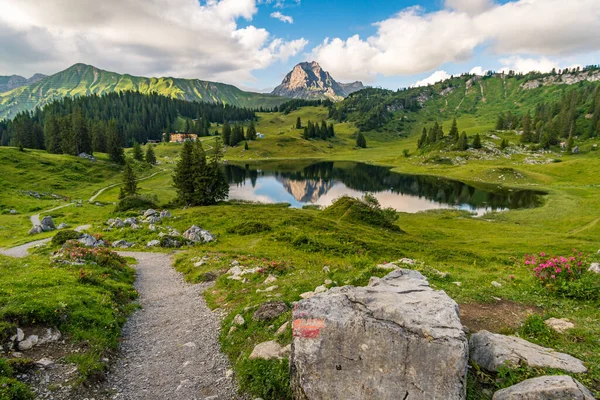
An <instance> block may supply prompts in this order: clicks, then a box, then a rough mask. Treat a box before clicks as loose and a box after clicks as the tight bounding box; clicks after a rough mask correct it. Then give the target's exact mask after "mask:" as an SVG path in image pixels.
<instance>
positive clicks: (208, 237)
mask: <svg viewBox="0 0 600 400" xmlns="http://www.w3.org/2000/svg"><path fill="white" fill-rule="evenodd" d="M183 237H184V238H186V239H187V240H189V241H191V242H194V243H208V242H214V241H215V240H217V238H216V237H215V235H213V234H212V233H210V232H209V231H206V230H204V229H202V228H200V227H199V226H196V225H194V226H192V227H191V228H190V229H188V230H187V231H185V232H184V233H183Z"/></svg>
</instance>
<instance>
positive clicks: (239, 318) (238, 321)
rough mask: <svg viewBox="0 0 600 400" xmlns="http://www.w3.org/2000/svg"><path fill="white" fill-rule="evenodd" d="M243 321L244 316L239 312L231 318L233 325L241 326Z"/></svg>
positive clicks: (244, 321)
mask: <svg viewBox="0 0 600 400" xmlns="http://www.w3.org/2000/svg"><path fill="white" fill-rule="evenodd" d="M245 323H246V320H244V317H242V315H241V314H238V315H236V316H235V317H234V318H233V324H234V325H237V326H242V325H244V324H245Z"/></svg>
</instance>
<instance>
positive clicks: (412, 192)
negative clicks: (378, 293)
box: [224, 162, 543, 215]
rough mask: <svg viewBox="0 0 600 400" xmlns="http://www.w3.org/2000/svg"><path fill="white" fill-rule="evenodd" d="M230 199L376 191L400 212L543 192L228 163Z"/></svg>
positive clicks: (311, 201)
mask: <svg viewBox="0 0 600 400" xmlns="http://www.w3.org/2000/svg"><path fill="white" fill-rule="evenodd" d="M224 168H225V170H224V172H225V174H226V176H227V179H228V181H229V184H230V189H229V198H230V199H232V200H247V201H255V202H261V203H290V204H291V206H292V207H295V208H301V207H303V206H305V205H318V206H323V207H326V206H329V205H330V204H331V203H332V202H333V201H334V200H335V199H337V198H338V197H340V196H344V195H348V196H352V197H362V196H363V195H364V194H365V193H372V194H373V195H374V196H375V197H376V198H377V199H378V200H379V202H380V203H381V205H382V206H383V207H392V208H394V209H396V210H397V211H400V212H409V213H414V212H419V211H426V210H435V209H448V208H453V209H461V210H468V211H472V212H474V213H477V214H478V215H483V214H485V213H486V212H490V211H505V210H509V209H517V208H531V207H537V206H539V205H540V204H541V202H542V196H543V193H542V192H537V191H532V190H518V189H514V190H513V189H506V188H501V187H498V186H493V185H490V186H489V187H488V186H484V187H483V188H481V187H477V188H476V187H474V186H471V185H468V184H466V183H463V182H459V181H454V180H448V179H443V178H438V177H433V176H422V175H405V174H399V173H395V172H391V171H390V169H389V168H385V167H379V166H374V165H368V164H361V163H352V162H318V163H314V164H310V165H307V164H306V163H304V164H301V163H284V164H281V163H280V164H273V163H270V164H246V165H244V164H241V165H239V164H228V165H226V166H225V167H224Z"/></svg>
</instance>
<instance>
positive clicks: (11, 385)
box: [0, 377, 35, 400]
mask: <svg viewBox="0 0 600 400" xmlns="http://www.w3.org/2000/svg"><path fill="white" fill-rule="evenodd" d="M34 398H35V395H34V394H33V392H32V391H31V390H29V388H28V387H27V386H26V385H25V384H24V383H21V382H19V381H17V380H16V379H13V378H5V377H0V399H1V400H33V399H34Z"/></svg>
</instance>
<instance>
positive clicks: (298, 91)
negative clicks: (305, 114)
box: [272, 61, 364, 101]
mask: <svg viewBox="0 0 600 400" xmlns="http://www.w3.org/2000/svg"><path fill="white" fill-rule="evenodd" d="M363 87H364V86H363V85H362V83H361V82H354V83H351V84H344V83H338V82H336V81H335V79H333V77H332V76H331V75H330V74H329V72H327V71H325V70H323V68H321V66H320V65H319V63H317V62H316V61H312V62H302V63H300V64H297V65H296V66H295V67H294V68H293V69H292V71H291V72H290V73H288V74H287V75H286V77H285V78H284V79H283V82H282V83H281V85H279V86H277V87H276V88H275V89H274V90H273V92H272V94H274V95H277V96H284V97H291V98H296V99H307V100H317V99H329V100H333V101H339V100H342V99H343V98H344V97H346V96H348V95H349V94H350V93H353V92H355V91H357V90H360V89H362V88H363Z"/></svg>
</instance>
